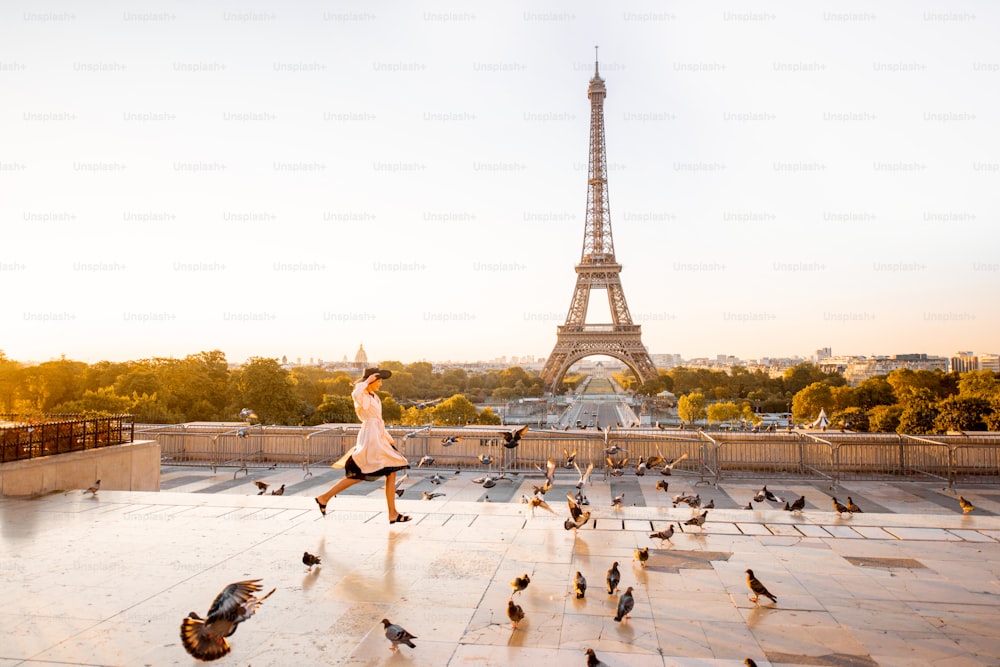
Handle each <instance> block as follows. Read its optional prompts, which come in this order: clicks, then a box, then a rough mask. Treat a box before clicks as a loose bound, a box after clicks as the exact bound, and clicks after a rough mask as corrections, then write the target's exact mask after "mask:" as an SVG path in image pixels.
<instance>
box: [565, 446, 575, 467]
mask: <svg viewBox="0 0 1000 667" xmlns="http://www.w3.org/2000/svg"><path fill="white" fill-rule="evenodd" d="M563 454H564V456H565V460H564V461H563V468H569V467H571V466H572V465H573V463H574V462H575V461H576V449H574V450H573V453H572V454H570V453H569V450H567V449H566V448H565V447H563Z"/></svg>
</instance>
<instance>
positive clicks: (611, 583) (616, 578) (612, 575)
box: [608, 561, 622, 595]
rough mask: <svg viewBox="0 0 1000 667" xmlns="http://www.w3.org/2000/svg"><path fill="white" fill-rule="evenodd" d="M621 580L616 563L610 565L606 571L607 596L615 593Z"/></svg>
mask: <svg viewBox="0 0 1000 667" xmlns="http://www.w3.org/2000/svg"><path fill="white" fill-rule="evenodd" d="M621 580H622V575H621V572H619V571H618V561H615V562H614V563H612V564H611V569H610V570H608V595H614V594H615V591H617V590H618V584H619V583H620V582H621Z"/></svg>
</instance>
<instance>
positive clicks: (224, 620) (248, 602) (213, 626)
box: [181, 579, 275, 660]
mask: <svg viewBox="0 0 1000 667" xmlns="http://www.w3.org/2000/svg"><path fill="white" fill-rule="evenodd" d="M258 581H260V579H248V580H247V581H240V582H237V583H235V584H229V585H228V586H226V587H225V588H224V589H223V590H222V592H221V593H219V594H218V595H217V596H216V597H215V600H214V601H213V602H212V607H211V608H210V609H209V610H208V617H207V618H202V617H201V616H199V615H198V614H196V613H195V612H193V611H192V612H191V613H189V614H188V615H187V618H185V619H184V620H183V621H181V643H182V644H183V645H184V648H185V650H187V652H188V653H190V654H191V655H192V656H194V657H195V658H197V659H198V660H217V659H219V658H221V657H222V656H224V655H226V654H227V653H229V652H230V651H231V650H232V647H231V646H230V645H229V642H228V641H226V637H230V636H232V634H233V633H234V632H236V628H237V627H238V626H239V624H240V623H242V622H243V621H245V620H247V619H248V618H250V617H251V616H253V615H254V612H255V611H257V607H259V606H260V603H261V602H263V601H264V600H266V599H267V598H268V596H270V595H271V593H273V592H274V591H275V589H273V588H272V589H271V591H270V592H269V593H268V594H267V595H265V596H263V597H261V598H258V597H257V596H256V595H254V593H256V592H257V591H259V590H260V589H261V587H260V585H259V584H258V583H257V582H258Z"/></svg>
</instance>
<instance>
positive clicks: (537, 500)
mask: <svg viewBox="0 0 1000 667" xmlns="http://www.w3.org/2000/svg"><path fill="white" fill-rule="evenodd" d="M528 507H530V508H531V512H532V514H534V511H535V508H536V507H541V508H542V509H543V510H547V511H549V512H552V513H553V514H555V511H554V510H553V509H552V508H551V507H549V504H548V503H547V502H545V499H544V498H542V497H541V496H532V497H531V499H530V500H528Z"/></svg>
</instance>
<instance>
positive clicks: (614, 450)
mask: <svg viewBox="0 0 1000 667" xmlns="http://www.w3.org/2000/svg"><path fill="white" fill-rule="evenodd" d="M622 452H625V453H626V454H628V450H627V449H625V448H624V447H619V446H618V445H611V446H610V447H607V448H606V449H605V450H604V454H605V455H607V456H614V455H615V454H620V453H622Z"/></svg>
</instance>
